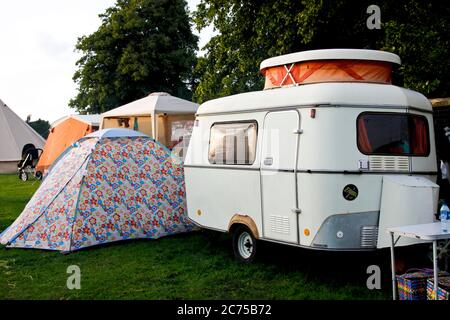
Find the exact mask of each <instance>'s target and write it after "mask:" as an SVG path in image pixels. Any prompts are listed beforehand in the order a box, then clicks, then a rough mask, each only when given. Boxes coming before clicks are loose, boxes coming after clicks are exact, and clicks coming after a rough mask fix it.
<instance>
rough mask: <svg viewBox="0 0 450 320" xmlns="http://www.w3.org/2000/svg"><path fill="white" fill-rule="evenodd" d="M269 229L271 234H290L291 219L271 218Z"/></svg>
mask: <svg viewBox="0 0 450 320" xmlns="http://www.w3.org/2000/svg"><path fill="white" fill-rule="evenodd" d="M269 227H270V231H271V232H274V233H282V234H289V233H290V227H289V218H288V217H283V216H269Z"/></svg>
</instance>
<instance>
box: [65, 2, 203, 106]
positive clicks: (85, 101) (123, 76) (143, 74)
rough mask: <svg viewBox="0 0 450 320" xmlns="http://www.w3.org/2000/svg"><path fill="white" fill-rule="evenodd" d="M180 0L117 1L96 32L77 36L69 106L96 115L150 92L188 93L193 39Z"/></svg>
mask: <svg viewBox="0 0 450 320" xmlns="http://www.w3.org/2000/svg"><path fill="white" fill-rule="evenodd" d="M186 7H187V6H186V2H185V1H184V0H118V1H117V3H116V4H115V5H114V6H113V7H111V8H109V9H107V10H106V12H105V13H103V14H101V15H100V17H101V19H102V24H101V26H100V27H99V29H98V30H97V31H95V32H94V33H92V34H91V35H88V36H83V37H81V38H79V39H78V43H77V45H76V49H77V50H79V51H81V52H82V54H83V55H82V57H81V59H80V60H79V61H78V62H77V67H78V69H77V71H76V72H75V74H74V76H73V80H74V81H75V82H76V83H77V85H78V94H77V96H76V97H75V98H73V99H72V100H71V101H70V103H69V105H70V106H71V107H73V108H76V109H77V110H78V111H79V112H80V113H101V112H104V111H107V110H110V109H112V108H115V107H117V106H119V105H122V104H124V103H128V102H131V101H133V100H136V99H139V98H142V97H144V96H146V95H147V94H149V93H150V92H154V91H166V92H169V93H171V94H174V95H177V96H179V97H183V98H190V97H191V94H192V93H191V91H190V90H191V86H192V83H193V81H192V73H193V68H194V65H195V61H196V56H195V51H196V49H197V41H198V39H197V37H196V36H195V35H193V34H192V31H191V24H190V19H189V16H188V13H187V11H186Z"/></svg>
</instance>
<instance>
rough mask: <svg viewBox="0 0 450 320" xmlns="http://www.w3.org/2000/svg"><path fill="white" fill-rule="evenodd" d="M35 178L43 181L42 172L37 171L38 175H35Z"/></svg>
mask: <svg viewBox="0 0 450 320" xmlns="http://www.w3.org/2000/svg"><path fill="white" fill-rule="evenodd" d="M34 176H35V177H36V179H38V180H42V172H40V171H36V173H35V175H34Z"/></svg>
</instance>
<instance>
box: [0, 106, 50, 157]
mask: <svg viewBox="0 0 450 320" xmlns="http://www.w3.org/2000/svg"><path fill="white" fill-rule="evenodd" d="M29 143H32V144H33V145H34V146H35V147H36V148H41V149H42V148H44V144H45V140H44V138H42V137H41V136H40V135H39V134H38V133H37V132H36V131H34V130H33V128H31V127H30V126H29V125H28V124H27V123H26V122H25V121H23V120H22V119H21V118H20V117H19V116H18V115H17V114H15V113H14V112H13V111H12V110H11V109H10V108H9V107H8V106H7V105H6V104H4V103H3V101H2V100H0V161H18V160H20V159H21V158H22V149H23V147H24V146H25V145H26V144H29Z"/></svg>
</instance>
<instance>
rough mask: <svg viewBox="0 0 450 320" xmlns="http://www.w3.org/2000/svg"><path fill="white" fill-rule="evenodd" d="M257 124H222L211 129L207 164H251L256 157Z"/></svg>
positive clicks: (249, 122) (247, 122) (250, 122)
mask: <svg viewBox="0 0 450 320" xmlns="http://www.w3.org/2000/svg"><path fill="white" fill-rule="evenodd" d="M257 127H258V125H257V122H256V121H246V122H226V123H224V122H222V123H215V124H213V125H212V127H211V134H210V139H209V156H208V158H209V162H210V163H212V164H244V165H249V164H253V162H254V161H255V155H256V137H257Z"/></svg>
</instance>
